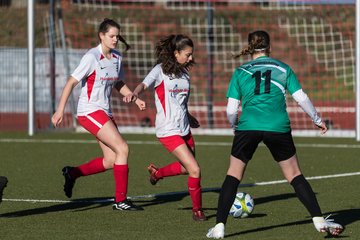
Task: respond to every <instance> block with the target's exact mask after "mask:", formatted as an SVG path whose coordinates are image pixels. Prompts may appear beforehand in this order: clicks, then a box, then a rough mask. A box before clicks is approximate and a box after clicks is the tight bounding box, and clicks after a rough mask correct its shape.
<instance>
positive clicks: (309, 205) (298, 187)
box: [290, 174, 322, 217]
mask: <svg viewBox="0 0 360 240" xmlns="http://www.w3.org/2000/svg"><path fill="white" fill-rule="evenodd" d="M290 184H291V185H292V186H293V188H294V190H295V192H296V196H297V197H298V198H299V200H300V201H301V202H302V204H304V206H305V207H306V209H307V210H308V212H309V213H310V215H311V217H321V216H322V214H321V210H320V206H319V203H318V201H317V199H316V196H315V193H314V191H313V190H312V188H311V186H310V184H309V182H308V181H307V180H306V179H305V178H304V176H303V175H302V174H301V175H299V176H296V177H294V179H293V180H292V181H291V183H290Z"/></svg>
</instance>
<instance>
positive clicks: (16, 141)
mask: <svg viewBox="0 0 360 240" xmlns="http://www.w3.org/2000/svg"><path fill="white" fill-rule="evenodd" d="M0 142H3V143H55V144H56V143H69V144H73V143H77V144H97V141H96V140H80V139H79V140H77V139H73V140H69V139H26V138H23V139H21V138H18V139H17V138H3V139H0ZM127 143H128V144H134V145H157V144H159V145H160V143H159V142H158V141H131V140H129V141H127ZM195 144H196V145H198V146H231V145H232V142H201V141H197V142H196V143H195ZM295 145H296V147H313V148H360V144H311V143H297V144H295ZM259 146H265V145H263V144H260V145H259Z"/></svg>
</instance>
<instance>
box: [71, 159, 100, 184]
mask: <svg viewBox="0 0 360 240" xmlns="http://www.w3.org/2000/svg"><path fill="white" fill-rule="evenodd" d="M103 159H104V158H102V157H101V158H100V157H99V158H95V159H93V160H90V161H89V162H87V163H85V164H83V165H80V166H78V167H75V168H73V169H71V171H70V176H71V177H73V178H74V179H76V178H78V177H80V176H88V175H92V174H96V173H101V172H104V171H105V170H106V169H105V167H104V164H103Z"/></svg>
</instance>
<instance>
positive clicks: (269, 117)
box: [227, 56, 301, 132]
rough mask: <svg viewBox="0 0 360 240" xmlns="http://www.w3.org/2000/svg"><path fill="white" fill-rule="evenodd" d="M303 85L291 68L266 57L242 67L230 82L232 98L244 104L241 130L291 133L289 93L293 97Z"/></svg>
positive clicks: (238, 127) (239, 126) (239, 125)
mask: <svg viewBox="0 0 360 240" xmlns="http://www.w3.org/2000/svg"><path fill="white" fill-rule="evenodd" d="M299 89H301V85H300V83H299V81H298V79H297V77H296V76H295V74H294V72H293V71H292V70H291V68H290V67H289V66H288V65H287V64H285V63H283V62H281V61H279V60H276V59H273V58H270V57H267V56H262V57H259V58H256V59H255V60H252V61H250V62H247V63H245V64H243V65H241V66H240V67H238V68H237V69H236V70H235V72H234V74H233V76H232V78H231V81H230V85H229V89H228V92H227V97H228V98H234V99H237V100H241V102H242V113H241V116H240V119H239V122H238V126H237V130H259V131H273V132H288V131H290V130H291V127H290V120H289V116H288V113H287V111H286V91H288V92H289V93H290V94H293V93H294V92H296V91H297V90H299Z"/></svg>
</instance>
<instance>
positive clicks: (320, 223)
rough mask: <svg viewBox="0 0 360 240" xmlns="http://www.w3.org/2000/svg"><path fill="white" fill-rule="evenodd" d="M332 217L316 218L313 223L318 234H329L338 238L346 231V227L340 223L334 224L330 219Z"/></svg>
mask: <svg viewBox="0 0 360 240" xmlns="http://www.w3.org/2000/svg"><path fill="white" fill-rule="evenodd" d="M330 216H331V215H329V216H327V217H326V218H325V219H324V218H323V217H314V218H313V222H314V226H315V228H316V230H317V231H318V232H327V233H329V234H331V235H332V236H338V235H339V234H340V233H342V231H343V230H344V227H343V226H341V225H340V224H338V223H334V222H333V221H334V220H333V219H328V218H329V217H330Z"/></svg>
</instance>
